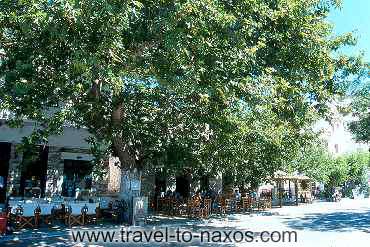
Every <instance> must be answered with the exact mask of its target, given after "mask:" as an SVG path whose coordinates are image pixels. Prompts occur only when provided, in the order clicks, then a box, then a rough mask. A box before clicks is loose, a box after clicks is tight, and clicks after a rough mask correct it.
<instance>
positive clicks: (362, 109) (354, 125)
mask: <svg viewBox="0 0 370 247" xmlns="http://www.w3.org/2000/svg"><path fill="white" fill-rule="evenodd" d="M369 90H370V84H369V83H368V82H367V83H365V84H364V85H362V86H361V87H359V90H357V91H355V92H354V94H353V96H352V103H351V108H352V111H353V112H354V117H355V119H354V121H352V122H351V123H350V125H349V129H350V130H351V132H352V133H353V135H354V137H355V139H356V140H357V141H360V142H366V143H368V142H369V140H370V114H369V107H370V94H369Z"/></svg>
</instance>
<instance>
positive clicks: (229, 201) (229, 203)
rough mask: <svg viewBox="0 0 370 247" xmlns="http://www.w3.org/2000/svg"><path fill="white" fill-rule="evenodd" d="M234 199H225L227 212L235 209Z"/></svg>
mask: <svg viewBox="0 0 370 247" xmlns="http://www.w3.org/2000/svg"><path fill="white" fill-rule="evenodd" d="M233 203H234V201H233V199H225V207H226V208H225V212H226V213H230V212H232V211H233V209H234V205H233Z"/></svg>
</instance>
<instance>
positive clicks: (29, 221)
mask: <svg viewBox="0 0 370 247" xmlns="http://www.w3.org/2000/svg"><path fill="white" fill-rule="evenodd" d="M39 220H40V211H39V208H38V206H37V205H36V204H34V203H24V204H22V205H20V206H19V207H18V208H17V209H16V228H18V229H21V228H26V227H31V228H36V227H38V226H39Z"/></svg>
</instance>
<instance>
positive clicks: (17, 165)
mask: <svg viewBox="0 0 370 247" xmlns="http://www.w3.org/2000/svg"><path fill="white" fill-rule="evenodd" d="M22 160H23V154H22V152H18V151H17V146H16V145H15V144H14V143H12V145H11V150H10V160H9V173H8V181H7V195H8V196H9V195H12V194H14V193H13V191H15V193H16V194H18V192H19V187H20V181H21V174H22V166H21V165H22Z"/></svg>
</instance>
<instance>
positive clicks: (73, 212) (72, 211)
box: [65, 203, 85, 227]
mask: <svg viewBox="0 0 370 247" xmlns="http://www.w3.org/2000/svg"><path fill="white" fill-rule="evenodd" d="M84 207H85V203H69V204H68V205H67V206H66V213H65V223H66V225H68V226H69V227H71V226H74V225H80V226H82V225H84V223H85V214H84V212H83V208H84Z"/></svg>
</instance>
